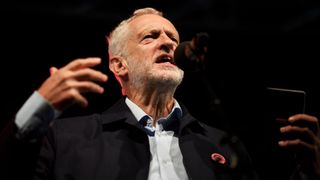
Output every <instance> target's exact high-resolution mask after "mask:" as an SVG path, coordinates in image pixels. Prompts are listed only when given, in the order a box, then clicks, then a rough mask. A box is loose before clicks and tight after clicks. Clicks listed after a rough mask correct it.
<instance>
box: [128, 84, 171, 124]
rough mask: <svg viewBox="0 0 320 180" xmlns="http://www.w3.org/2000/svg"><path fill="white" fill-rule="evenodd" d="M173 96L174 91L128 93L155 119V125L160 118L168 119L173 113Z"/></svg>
mask: <svg viewBox="0 0 320 180" xmlns="http://www.w3.org/2000/svg"><path fill="white" fill-rule="evenodd" d="M173 94H174V91H166V92H163V91H159V90H158V89H156V90H153V91H150V90H146V89H144V90H143V89H142V90H141V89H140V90H136V91H133V90H131V91H130V92H129V93H128V92H127V97H128V98H129V99H130V100H131V101H132V102H134V103H135V104H137V105H138V106H139V107H140V108H141V109H142V110H143V111H144V112H146V113H147V114H148V115H149V116H151V117H152V118H153V119H154V122H153V125H155V123H156V121H157V120H158V119H159V118H161V117H166V116H168V115H169V113H170V112H171V110H172V108H173V106H174V98H173Z"/></svg>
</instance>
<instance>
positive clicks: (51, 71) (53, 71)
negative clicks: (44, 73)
mask: <svg viewBox="0 0 320 180" xmlns="http://www.w3.org/2000/svg"><path fill="white" fill-rule="evenodd" d="M49 71H50V75H51V76H52V75H53V74H54V73H56V72H57V71H58V68H56V67H51V68H50V69H49Z"/></svg>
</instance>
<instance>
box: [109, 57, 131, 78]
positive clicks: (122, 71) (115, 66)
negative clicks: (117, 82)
mask: <svg viewBox="0 0 320 180" xmlns="http://www.w3.org/2000/svg"><path fill="white" fill-rule="evenodd" d="M109 69H110V70H111V71H112V72H113V73H114V74H115V76H119V77H123V76H125V75H127V74H128V65H127V62H126V61H125V60H124V59H123V58H121V57H113V58H112V59H110V61H109Z"/></svg>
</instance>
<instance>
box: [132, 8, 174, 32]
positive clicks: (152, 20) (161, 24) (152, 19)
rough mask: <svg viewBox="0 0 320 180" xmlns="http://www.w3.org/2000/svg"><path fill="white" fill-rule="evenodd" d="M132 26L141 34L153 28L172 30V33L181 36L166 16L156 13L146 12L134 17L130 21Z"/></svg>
mask: <svg viewBox="0 0 320 180" xmlns="http://www.w3.org/2000/svg"><path fill="white" fill-rule="evenodd" d="M129 26H130V28H131V29H132V30H133V31H134V32H136V33H138V34H141V33H143V32H148V31H151V30H164V31H166V32H170V33H171V34H173V35H175V36H177V37H179V33H178V31H177V30H176V28H175V27H174V25H173V24H172V23H171V22H170V21H169V20H167V19H166V18H164V17H162V16H159V15H155V14H145V15H141V16H139V17H137V18H135V19H133V20H132V21H131V22H130V23H129Z"/></svg>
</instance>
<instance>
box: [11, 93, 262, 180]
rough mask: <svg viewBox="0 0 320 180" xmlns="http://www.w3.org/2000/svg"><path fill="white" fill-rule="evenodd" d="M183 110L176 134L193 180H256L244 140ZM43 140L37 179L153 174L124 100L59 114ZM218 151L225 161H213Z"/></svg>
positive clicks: (141, 179)
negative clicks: (83, 112) (85, 112)
mask: <svg viewBox="0 0 320 180" xmlns="http://www.w3.org/2000/svg"><path fill="white" fill-rule="evenodd" d="M182 111H183V117H182V118H180V119H179V121H178V122H179V129H178V133H177V136H178V138H179V145H180V149H181V152H182V155H183V163H184V165H185V169H186V171H187V174H188V176H189V179H191V180H208V179H210V180H219V179H237V180H240V179H257V175H256V172H255V170H254V169H253V166H252V164H251V161H250V159H249V157H248V154H247V152H246V150H245V148H244V147H243V145H242V143H241V142H240V141H239V140H237V139H236V138H235V137H232V138H230V137H229V136H228V134H226V133H224V132H223V131H220V130H218V129H215V128H212V127H209V126H207V125H205V124H202V123H200V122H199V121H197V120H196V119H195V118H193V117H192V116H191V115H190V114H189V113H188V111H187V110H186V109H185V108H184V107H183V106H182ZM41 144H42V147H41V149H40V156H39V159H38V161H37V165H36V170H35V172H34V174H35V177H34V179H56V180H73V179H75V180H100V179H101V180H116V179H126V180H127V179H136V180H147V178H148V172H149V164H150V159H151V154H150V151H149V141H148V136H147V134H146V133H145V131H144V129H143V127H142V125H140V124H139V123H138V121H137V120H136V119H135V117H134V116H133V114H132V113H131V111H130V110H129V108H128V107H127V105H126V104H125V102H124V99H121V100H120V101H118V102H117V103H116V104H115V105H114V106H112V107H111V108H109V109H108V110H107V111H105V112H103V113H101V114H94V115H90V116H81V117H73V118H65V119H57V120H56V121H55V122H54V123H53V125H52V128H50V131H49V133H48V135H47V136H45V138H44V139H43V141H42V143H41ZM213 153H219V154H221V155H222V156H224V157H225V159H226V164H220V163H218V162H216V161H214V160H212V159H211V155H212V154H213ZM30 166H32V165H30ZM25 168H26V167H25ZM16 172H19V171H16ZM20 172H23V171H20ZM22 176H23V174H22Z"/></svg>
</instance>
